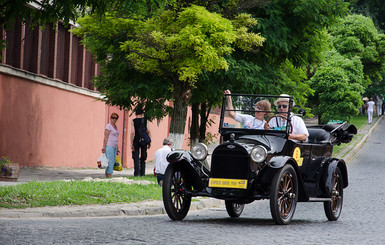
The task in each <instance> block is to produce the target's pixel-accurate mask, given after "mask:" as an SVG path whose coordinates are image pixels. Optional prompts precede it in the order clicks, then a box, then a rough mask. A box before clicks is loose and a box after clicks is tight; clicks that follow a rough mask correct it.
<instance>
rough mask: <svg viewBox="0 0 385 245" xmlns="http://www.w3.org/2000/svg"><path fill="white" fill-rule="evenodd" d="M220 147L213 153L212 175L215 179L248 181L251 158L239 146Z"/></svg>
mask: <svg viewBox="0 0 385 245" xmlns="http://www.w3.org/2000/svg"><path fill="white" fill-rule="evenodd" d="M227 146H228V145H224V146H220V147H218V148H217V149H215V151H214V152H213V155H212V162H211V173H212V177H213V178H230V179H248V173H249V167H250V165H249V161H250V157H249V154H248V153H247V151H246V150H245V149H244V148H243V147H241V146H239V145H236V146H235V147H234V145H231V147H230V148H229V147H227Z"/></svg>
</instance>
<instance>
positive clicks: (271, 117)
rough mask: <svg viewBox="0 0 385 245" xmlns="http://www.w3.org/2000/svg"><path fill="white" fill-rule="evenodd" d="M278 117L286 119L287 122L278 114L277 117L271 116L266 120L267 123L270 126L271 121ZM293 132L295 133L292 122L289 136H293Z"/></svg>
mask: <svg viewBox="0 0 385 245" xmlns="http://www.w3.org/2000/svg"><path fill="white" fill-rule="evenodd" d="M276 117H281V118H282V119H285V120H286V117H284V116H283V115H280V114H276V115H272V116H270V117H269V118H268V119H267V120H266V123H267V124H269V123H270V121H271V120H272V119H273V118H276ZM292 132H293V124H292V123H291V122H290V132H289V134H291V133H292Z"/></svg>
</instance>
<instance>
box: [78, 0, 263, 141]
mask: <svg viewBox="0 0 385 245" xmlns="http://www.w3.org/2000/svg"><path fill="white" fill-rule="evenodd" d="M78 23H79V24H80V27H79V28H77V29H76V30H75V33H77V34H79V35H84V39H85V44H86V46H87V47H89V49H90V50H91V52H93V53H94V54H95V55H96V56H98V51H100V47H101V46H105V44H103V43H100V42H99V41H98V40H99V38H101V39H103V38H109V39H111V38H113V37H115V36H117V35H118V36H120V34H122V33H124V34H125V36H124V37H122V38H123V39H125V41H122V42H121V45H120V47H119V48H120V49H121V50H122V51H123V52H124V53H125V58H126V60H127V61H128V62H127V64H128V68H131V69H134V70H136V71H138V72H141V73H143V74H147V75H148V74H151V75H153V76H156V77H158V78H159V79H158V80H159V81H163V82H164V85H163V86H162V88H166V89H167V90H168V91H169V93H168V94H169V95H170V96H171V98H172V101H173V113H172V117H171V126H170V137H172V138H174V142H175V143H176V147H180V146H181V144H182V140H183V135H184V128H185V119H186V115H187V106H188V104H189V102H190V97H191V90H192V89H193V88H194V87H196V86H197V83H198V82H199V80H198V76H199V75H200V74H202V73H203V72H204V71H215V70H219V69H227V68H228V63H227V61H226V59H225V58H224V56H226V55H228V54H230V53H231V52H232V51H233V48H232V45H236V46H238V47H239V48H241V49H243V50H252V49H253V48H254V49H256V47H258V46H261V45H262V42H263V40H264V39H263V38H262V37H260V36H259V35H257V34H254V33H248V32H247V28H248V27H249V26H252V25H255V24H256V21H255V20H254V19H252V18H251V17H250V16H249V15H246V14H241V15H239V16H237V17H235V18H234V20H233V21H230V20H227V19H225V18H223V17H221V16H220V15H219V14H215V13H210V12H209V11H207V10H206V9H205V8H203V7H200V6H194V5H193V6H191V7H188V8H185V9H184V10H183V11H182V12H175V11H165V12H163V13H162V14H161V15H159V16H155V17H152V18H149V19H147V20H138V19H132V18H119V17H118V16H115V15H114V14H109V15H106V17H103V18H95V17H93V16H88V17H85V18H82V19H80V20H79V21H78ZM122 30H123V31H122ZM115 48H116V46H114V47H111V49H115ZM101 55H102V57H100V56H99V58H98V59H103V58H104V59H105V61H104V62H105V63H108V60H109V59H111V57H110V56H109V55H108V54H106V53H102V54H101ZM103 56H104V57H103ZM121 72H125V71H124V70H123V71H121ZM135 80H136V79H135ZM132 81H133V79H130V80H129V83H131V82H132ZM136 81H137V80H136ZM146 83H147V81H142V82H141V83H140V85H139V84H138V85H137V86H138V87H139V86H142V87H146V86H147V85H149V84H146ZM138 87H137V88H138ZM152 88H153V87H152ZM133 92H135V91H133ZM137 95H138V93H132V94H128V95H126V96H127V97H129V96H137ZM164 97H167V96H164ZM142 98H143V97H142ZM145 100H146V101H147V102H152V101H153V100H159V97H157V95H155V96H151V97H150V96H149V94H147V95H146V99H145ZM147 104H149V103H147ZM146 111H147V108H146Z"/></svg>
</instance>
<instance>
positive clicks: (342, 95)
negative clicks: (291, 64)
mask: <svg viewBox="0 0 385 245" xmlns="http://www.w3.org/2000/svg"><path fill="white" fill-rule="evenodd" d="M326 57H327V58H326V60H327V61H326V62H325V63H324V64H323V65H322V66H321V67H319V68H318V70H317V72H316V74H315V75H314V77H312V78H311V80H310V82H311V87H312V88H313V89H314V90H315V95H314V97H315V98H313V101H314V100H315V101H317V103H316V104H315V108H314V112H315V113H316V114H318V115H320V116H321V122H322V123H326V122H327V121H329V120H330V119H333V120H347V121H349V120H350V118H351V116H352V115H356V114H358V108H359V107H360V106H361V104H362V100H361V94H362V93H363V92H364V86H363V73H362V69H363V67H362V64H361V62H360V60H359V59H358V58H355V59H347V58H344V57H342V56H341V55H340V54H338V53H337V52H329V53H327V55H326Z"/></svg>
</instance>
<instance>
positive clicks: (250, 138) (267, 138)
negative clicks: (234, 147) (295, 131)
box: [234, 135, 287, 153]
mask: <svg viewBox="0 0 385 245" xmlns="http://www.w3.org/2000/svg"><path fill="white" fill-rule="evenodd" d="M234 142H236V143H238V144H241V145H243V146H244V147H245V149H246V150H247V151H249V152H250V151H251V149H253V147H254V146H255V145H262V146H264V147H265V148H266V150H267V151H268V152H269V153H279V152H282V150H283V148H284V146H285V143H286V142H287V139H285V138H284V137H280V136H275V135H244V136H241V137H239V138H238V139H237V140H235V141H234Z"/></svg>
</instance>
